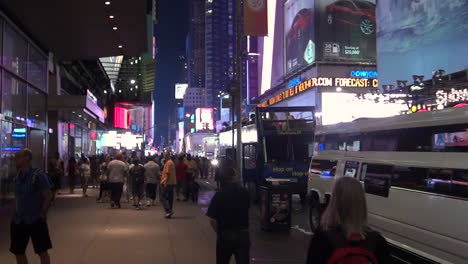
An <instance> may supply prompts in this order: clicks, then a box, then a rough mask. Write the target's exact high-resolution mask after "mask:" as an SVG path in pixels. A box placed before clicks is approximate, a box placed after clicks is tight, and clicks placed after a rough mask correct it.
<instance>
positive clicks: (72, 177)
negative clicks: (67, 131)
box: [67, 157, 78, 194]
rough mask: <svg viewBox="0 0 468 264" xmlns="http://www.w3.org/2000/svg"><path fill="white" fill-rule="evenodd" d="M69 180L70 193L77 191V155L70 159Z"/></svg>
mask: <svg viewBox="0 0 468 264" xmlns="http://www.w3.org/2000/svg"><path fill="white" fill-rule="evenodd" d="M67 171H68V181H69V185H70V193H72V194H73V193H74V192H75V184H76V176H77V174H78V164H77V163H76V159H75V157H71V158H70V159H69V160H68V170H67Z"/></svg>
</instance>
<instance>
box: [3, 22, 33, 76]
mask: <svg viewBox="0 0 468 264" xmlns="http://www.w3.org/2000/svg"><path fill="white" fill-rule="evenodd" d="M27 56H28V44H27V42H26V40H25V39H24V38H23V37H22V36H21V35H20V34H18V32H16V31H15V30H14V29H13V28H12V27H11V26H9V25H8V24H5V32H4V36H3V65H4V66H5V67H6V68H7V69H9V70H10V71H12V72H14V73H15V74H18V75H19V76H21V77H23V78H26V61H27Z"/></svg>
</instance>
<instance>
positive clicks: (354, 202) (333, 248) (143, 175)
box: [10, 149, 389, 264]
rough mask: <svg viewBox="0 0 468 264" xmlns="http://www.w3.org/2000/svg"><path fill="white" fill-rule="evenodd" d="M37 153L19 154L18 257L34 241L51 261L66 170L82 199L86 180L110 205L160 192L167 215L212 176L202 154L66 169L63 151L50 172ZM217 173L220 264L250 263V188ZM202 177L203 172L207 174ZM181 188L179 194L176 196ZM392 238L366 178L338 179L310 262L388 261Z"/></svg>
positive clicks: (150, 200) (120, 157) (121, 158)
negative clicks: (370, 200) (53, 212)
mask: <svg viewBox="0 0 468 264" xmlns="http://www.w3.org/2000/svg"><path fill="white" fill-rule="evenodd" d="M31 160H32V152H31V151H30V150H28V149H23V150H21V151H18V152H17V153H16V154H15V159H14V161H15V165H16V168H17V170H18V175H17V177H16V180H15V185H16V186H15V203H16V205H15V212H14V214H13V219H12V222H11V228H10V230H11V234H10V235H11V246H10V251H11V252H12V253H13V254H14V255H15V256H16V260H17V263H20V264H22V263H28V259H27V257H26V255H25V251H26V247H27V245H28V243H29V240H30V239H31V240H32V244H33V247H34V251H35V253H36V254H37V255H38V256H39V258H40V260H41V263H42V264H48V263H50V257H49V254H48V250H49V249H51V248H52V242H51V239H50V236H49V230H48V225H47V212H48V209H49V207H50V206H51V205H52V202H53V199H54V195H55V193H57V194H58V193H60V190H61V188H62V186H61V178H62V177H63V176H64V174H65V171H67V172H68V176H69V184H70V192H71V193H73V192H74V187H75V184H76V182H77V178H78V177H80V180H81V185H82V189H83V197H87V196H88V195H87V189H88V186H92V187H97V186H99V195H98V197H97V201H98V202H103V201H104V200H105V199H106V197H107V198H109V203H110V206H111V208H114V209H119V208H121V200H122V195H123V192H124V189H125V191H126V192H127V200H128V202H130V200H133V206H134V207H135V209H136V210H141V209H142V206H143V205H144V203H143V199H146V206H148V207H150V206H154V205H155V202H156V195H157V192H158V190H159V197H160V202H161V205H162V206H163V208H164V212H165V217H166V218H171V217H172V216H173V214H174V209H173V204H174V201H173V200H174V195H175V196H176V199H177V200H178V201H181V198H183V201H189V200H193V201H196V196H198V188H199V186H198V187H197V185H198V184H197V182H196V180H195V179H196V178H197V177H200V178H204V177H206V176H207V172H206V168H205V166H207V165H205V164H204V162H207V161H204V162H203V161H202V160H203V159H197V158H192V157H191V156H190V155H179V156H177V155H172V154H171V153H169V152H165V153H164V154H163V155H160V156H151V157H146V158H144V159H143V158H142V159H140V158H139V157H137V156H136V155H134V153H132V155H131V157H127V155H125V153H117V154H116V155H115V156H113V157H111V156H110V155H102V156H101V157H92V158H87V157H85V156H84V155H82V157H81V158H80V160H79V161H78V162H77V161H76V160H75V159H73V158H72V159H70V160H69V164H68V167H67V169H66V170H65V168H64V162H63V161H62V160H61V159H60V158H59V157H58V155H57V156H56V157H55V158H54V159H51V160H50V162H49V164H48V166H47V173H46V172H44V171H42V170H40V169H37V168H32V166H31ZM219 162H220V163H219V165H218V167H217V169H216V172H215V177H216V178H217V181H218V182H219V191H218V192H216V194H215V195H214V197H213V198H212V200H211V203H210V206H209V208H208V211H207V214H206V215H207V216H208V217H209V219H210V223H211V225H212V227H213V229H214V230H215V232H216V234H217V240H216V263H217V264H228V263H230V259H231V257H232V256H234V257H235V259H236V263H238V264H247V263H250V246H251V240H250V232H249V225H250V224H249V219H250V217H249V209H250V200H249V194H248V192H247V190H246V189H245V188H244V187H243V186H242V185H241V182H240V178H239V177H238V173H237V171H236V170H235V168H234V166H233V165H234V164H233V163H232V162H230V161H229V160H227V159H220V161H219ZM202 175H203V176H202ZM174 191H175V194H174ZM388 259H389V251H388V247H387V242H386V241H385V239H384V238H383V237H382V236H381V235H380V234H379V233H378V232H376V231H374V230H372V229H371V228H369V226H368V224H367V207H366V197H365V194H364V190H363V187H362V185H361V183H360V182H359V181H358V180H356V179H354V178H352V177H340V178H338V179H337V180H336V181H335V185H334V188H333V190H332V196H331V199H330V202H329V204H328V206H327V208H326V210H325V212H324V213H323V216H322V219H321V221H320V227H319V229H318V230H317V232H315V234H314V235H313V236H312V238H311V241H310V245H309V249H308V256H307V260H306V263H307V264H309V263H318V264H320V263H324V264H325V263H356V264H358V263H372V264H377V263H388Z"/></svg>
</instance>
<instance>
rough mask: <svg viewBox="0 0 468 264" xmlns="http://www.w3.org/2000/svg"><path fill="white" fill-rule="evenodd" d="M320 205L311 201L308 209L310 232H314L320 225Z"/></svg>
mask: <svg viewBox="0 0 468 264" xmlns="http://www.w3.org/2000/svg"><path fill="white" fill-rule="evenodd" d="M321 216H322V213H321V211H320V203H319V202H318V201H317V200H316V199H312V201H311V203H310V208H309V225H310V229H311V230H312V232H315V231H316V230H317V228H318V227H319V225H320V217H321Z"/></svg>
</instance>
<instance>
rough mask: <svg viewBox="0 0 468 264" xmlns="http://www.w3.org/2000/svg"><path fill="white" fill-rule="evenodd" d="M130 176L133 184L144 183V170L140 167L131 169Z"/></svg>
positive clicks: (136, 166)
mask: <svg viewBox="0 0 468 264" xmlns="http://www.w3.org/2000/svg"><path fill="white" fill-rule="evenodd" d="M130 175H131V176H132V178H133V182H135V183H138V184H142V183H144V182H145V168H144V167H143V166H141V165H135V166H134V167H133V168H131V169H130Z"/></svg>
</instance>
